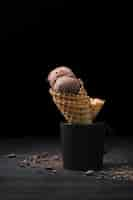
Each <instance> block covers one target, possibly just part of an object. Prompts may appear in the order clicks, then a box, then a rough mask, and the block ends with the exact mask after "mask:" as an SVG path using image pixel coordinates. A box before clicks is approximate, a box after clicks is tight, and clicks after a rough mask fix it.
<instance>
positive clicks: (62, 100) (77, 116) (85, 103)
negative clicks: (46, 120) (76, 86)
mask: <svg viewBox="0 0 133 200" xmlns="http://www.w3.org/2000/svg"><path fill="white" fill-rule="evenodd" d="M49 92H50V94H51V95H52V98H53V101H54V103H55V104H56V106H57V108H58V109H59V110H60V112H61V113H62V114H63V116H64V117H65V119H66V120H67V122H68V123H80V124H90V123H92V116H93V113H92V109H91V101H90V97H89V96H88V95H87V91H86V90H85V88H84V86H83V82H82V81H81V88H80V91H79V93H78V94H65V93H59V92H55V91H54V90H52V88H50V90H49Z"/></svg>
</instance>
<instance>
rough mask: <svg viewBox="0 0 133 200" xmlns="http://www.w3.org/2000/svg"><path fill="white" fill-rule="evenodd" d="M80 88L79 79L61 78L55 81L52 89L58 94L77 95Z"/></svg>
mask: <svg viewBox="0 0 133 200" xmlns="http://www.w3.org/2000/svg"><path fill="white" fill-rule="evenodd" d="M80 87H81V85H80V81H79V79H76V78H72V77H68V76H62V77H59V78H58V79H57V80H56V82H55V84H54V87H53V89H54V90H55V91H56V92H60V93H71V94H77V93H78V92H79V90H80Z"/></svg>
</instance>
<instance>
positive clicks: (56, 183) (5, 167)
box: [0, 137, 133, 200]
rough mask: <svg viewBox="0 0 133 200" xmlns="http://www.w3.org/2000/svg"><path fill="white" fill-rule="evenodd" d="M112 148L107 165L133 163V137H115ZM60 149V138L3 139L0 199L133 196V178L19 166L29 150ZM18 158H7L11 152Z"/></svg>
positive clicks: (71, 199) (0, 146) (75, 199)
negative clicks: (106, 178) (105, 177)
mask: <svg viewBox="0 0 133 200" xmlns="http://www.w3.org/2000/svg"><path fill="white" fill-rule="evenodd" d="M107 145H109V148H110V147H111V148H110V151H109V152H108V153H107V154H106V155H105V156H104V166H105V167H107V166H115V165H121V164H123V163H130V164H132V163H133V140H132V139H131V138H123V139H122V138H121V139H120V138H117V137H115V138H112V139H109V141H107ZM42 151H48V152H51V153H55V152H60V140H59V139H56V140H54V139H50V140H48V139H45V138H34V139H33V138H32V139H31V138H24V139H8V140H5V139H1V140H0V199H1V200H22V199H23V200H27V199H28V200H40V199H42V200H52V199H54V200H63V199H66V200H67V199H68V200H89V199H90V200H93V199H94V200H96V199H101V200H103V199H106V200H110V199H111V200H112V199H120V200H123V199H129V200H132V199H133V182H128V181H127V182H123V181H113V180H97V179H96V177H95V176H85V175H84V173H83V172H81V171H80V172H76V171H74V172H73V171H68V170H64V169H60V170H57V173H56V174H50V173H48V172H47V171H46V170H44V169H39V168H20V167H19V166H18V165H17V161H18V159H24V158H25V157H26V156H27V155H29V154H34V153H37V152H42ZM12 152H13V153H16V155H17V158H12V159H11V158H10V159H9V158H7V157H6V156H5V155H7V154H8V153H12Z"/></svg>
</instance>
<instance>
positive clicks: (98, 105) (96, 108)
mask: <svg viewBox="0 0 133 200" xmlns="http://www.w3.org/2000/svg"><path fill="white" fill-rule="evenodd" d="M90 102H91V109H92V120H94V119H95V118H96V117H97V115H98V113H99V112H100V110H101V109H102V107H103V105H104V103H105V100H102V99H98V98H90Z"/></svg>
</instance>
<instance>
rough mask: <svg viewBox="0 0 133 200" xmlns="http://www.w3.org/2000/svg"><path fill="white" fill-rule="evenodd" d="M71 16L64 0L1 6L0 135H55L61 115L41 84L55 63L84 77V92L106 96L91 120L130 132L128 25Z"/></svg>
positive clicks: (116, 130) (121, 21)
mask: <svg viewBox="0 0 133 200" xmlns="http://www.w3.org/2000/svg"><path fill="white" fill-rule="evenodd" d="M53 8H54V9H53ZM77 16H78V15H76V16H75V17H74V19H73V20H72V19H71V17H70V19H69V12H68V11H67V9H66V10H65V3H64V1H58V2H56V3H54V1H53V2H52V1H49V2H48V3H46V4H45V5H44V3H43V4H42V3H40V2H38V3H36V4H35V3H32V4H29V5H28V4H24V5H20V4H19V5H16V4H15V5H13V4H12V5H8V7H7V6H4V7H3V14H2V24H1V30H2V31H1V41H2V42H3V44H4V45H3V46H4V47H3V52H4V53H5V55H6V58H5V60H4V64H5V67H6V68H5V70H4V71H3V72H1V80H2V89H1V100H2V101H1V102H2V103H1V108H2V112H1V119H2V120H1V133H0V134H1V136H2V137H3V136H4V137H16V136H17V137H23V136H26V135H30V136H39V135H40V136H43V135H44V136H58V135H59V122H60V121H61V120H63V117H62V116H61V114H60V113H59V111H58V110H57V108H56V106H55V105H54V103H53V102H52V99H51V96H50V95H49V93H48V89H49V85H48V83H47V82H46V78H47V75H48V73H49V72H50V70H52V69H53V68H54V67H55V66H58V65H67V66H68V67H71V68H72V69H73V71H74V72H75V73H76V74H77V76H78V77H81V78H82V79H83V80H84V82H85V87H86V89H87V91H88V94H89V95H90V96H93V97H99V98H103V99H105V100H106V104H105V106H104V108H103V110H102V111H101V113H100V114H99V116H98V118H97V121H99V120H100V121H106V122H107V123H108V124H109V125H110V126H111V127H112V128H113V129H114V131H115V134H116V135H121V136H126V135H132V133H131V131H130V129H129V123H130V122H129V121H130V117H129V113H130V109H131V92H130V89H129V88H130V85H131V84H130V83H129V82H130V80H131V79H130V78H129V74H130V73H129V70H128V66H130V65H129V63H128V62H129V59H128V56H129V54H128V53H127V52H128V50H129V46H128V45H130V44H129V42H128V40H129V35H130V27H129V26H128V24H127V23H124V21H123V19H122V18H121V20H120V18H119V17H118V18H116V19H115V20H113V19H108V20H107V21H106V22H105V23H102V22H103V21H100V20H99V18H97V19H96V20H95V23H92V20H90V21H88V20H87V19H86V17H85V18H83V19H80V20H78V19H77V18H78V17H77ZM85 19H86V20H85ZM91 19H92V18H91ZM104 19H106V17H105V16H104ZM61 20H63V21H61ZM76 20H77V21H76ZM111 20H113V21H111ZM69 21H70V23H69ZM118 22H119V23H118ZM83 24H84V25H83ZM125 30H126V31H125ZM80 31H81V33H80ZM127 36H128V37H127ZM75 63H78V64H75ZM2 66H4V65H2Z"/></svg>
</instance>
